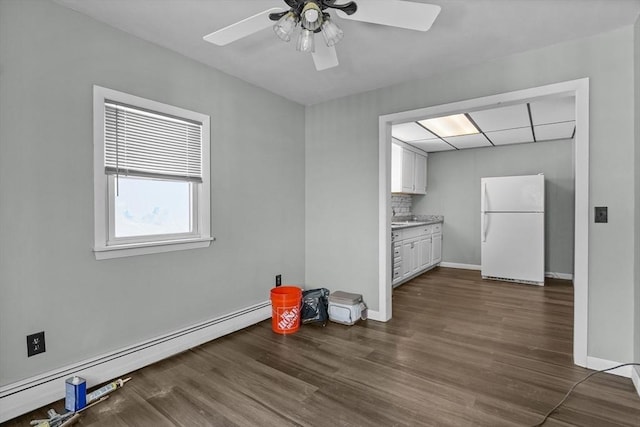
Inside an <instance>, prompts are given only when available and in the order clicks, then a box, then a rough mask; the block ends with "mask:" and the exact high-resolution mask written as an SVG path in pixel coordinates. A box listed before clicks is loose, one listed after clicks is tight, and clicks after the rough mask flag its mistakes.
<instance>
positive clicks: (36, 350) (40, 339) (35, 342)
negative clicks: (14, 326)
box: [27, 331, 47, 357]
mask: <svg viewBox="0 0 640 427" xmlns="http://www.w3.org/2000/svg"><path fill="white" fill-rule="evenodd" d="M45 351H47V350H46V347H45V345H44V331H42V332H38V333H35V334H32V335H27V357H31V356H35V355H36V354H40V353H44V352H45Z"/></svg>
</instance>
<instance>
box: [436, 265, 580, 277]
mask: <svg viewBox="0 0 640 427" xmlns="http://www.w3.org/2000/svg"><path fill="white" fill-rule="evenodd" d="M440 266H441V267H448V268H459V269H461V270H478V271H479V270H482V266H481V265H476V264H460V263H457V262H441V263H440ZM544 277H550V278H552V279H563V280H573V274H569V273H554V272H552V271H547V272H545V273H544Z"/></svg>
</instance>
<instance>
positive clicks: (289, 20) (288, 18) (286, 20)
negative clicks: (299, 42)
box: [273, 12, 298, 42]
mask: <svg viewBox="0 0 640 427" xmlns="http://www.w3.org/2000/svg"><path fill="white" fill-rule="evenodd" d="M296 25H298V17H297V16H296V15H295V14H294V13H293V12H289V13H287V14H286V15H284V16H283V17H282V18H280V19H279V20H278V22H276V23H275V24H274V25H273V32H274V33H276V35H277V36H278V37H279V38H280V40H283V41H285V42H288V41H289V40H291V35H292V34H293V30H294V29H295V28H296Z"/></svg>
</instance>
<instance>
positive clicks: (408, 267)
mask: <svg viewBox="0 0 640 427" xmlns="http://www.w3.org/2000/svg"><path fill="white" fill-rule="evenodd" d="M413 250H414V244H413V241H404V242H402V250H401V253H402V264H401V266H400V276H402V278H406V277H409V276H411V273H412V272H413V266H412V264H413Z"/></svg>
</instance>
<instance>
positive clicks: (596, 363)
mask: <svg viewBox="0 0 640 427" xmlns="http://www.w3.org/2000/svg"><path fill="white" fill-rule="evenodd" d="M617 365H622V363H620V362H614V361H612V360H606V359H599V358H597V357H591V356H587V368H589V369H593V370H594V371H601V370H603V369H607V368H611V367H613V366H617ZM632 368H633V366H623V367H622V368H618V369H613V370H611V371H607V372H605V373H607V374H613V375H618V376H620V377H625V378H631V371H633V370H634V369H632Z"/></svg>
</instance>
